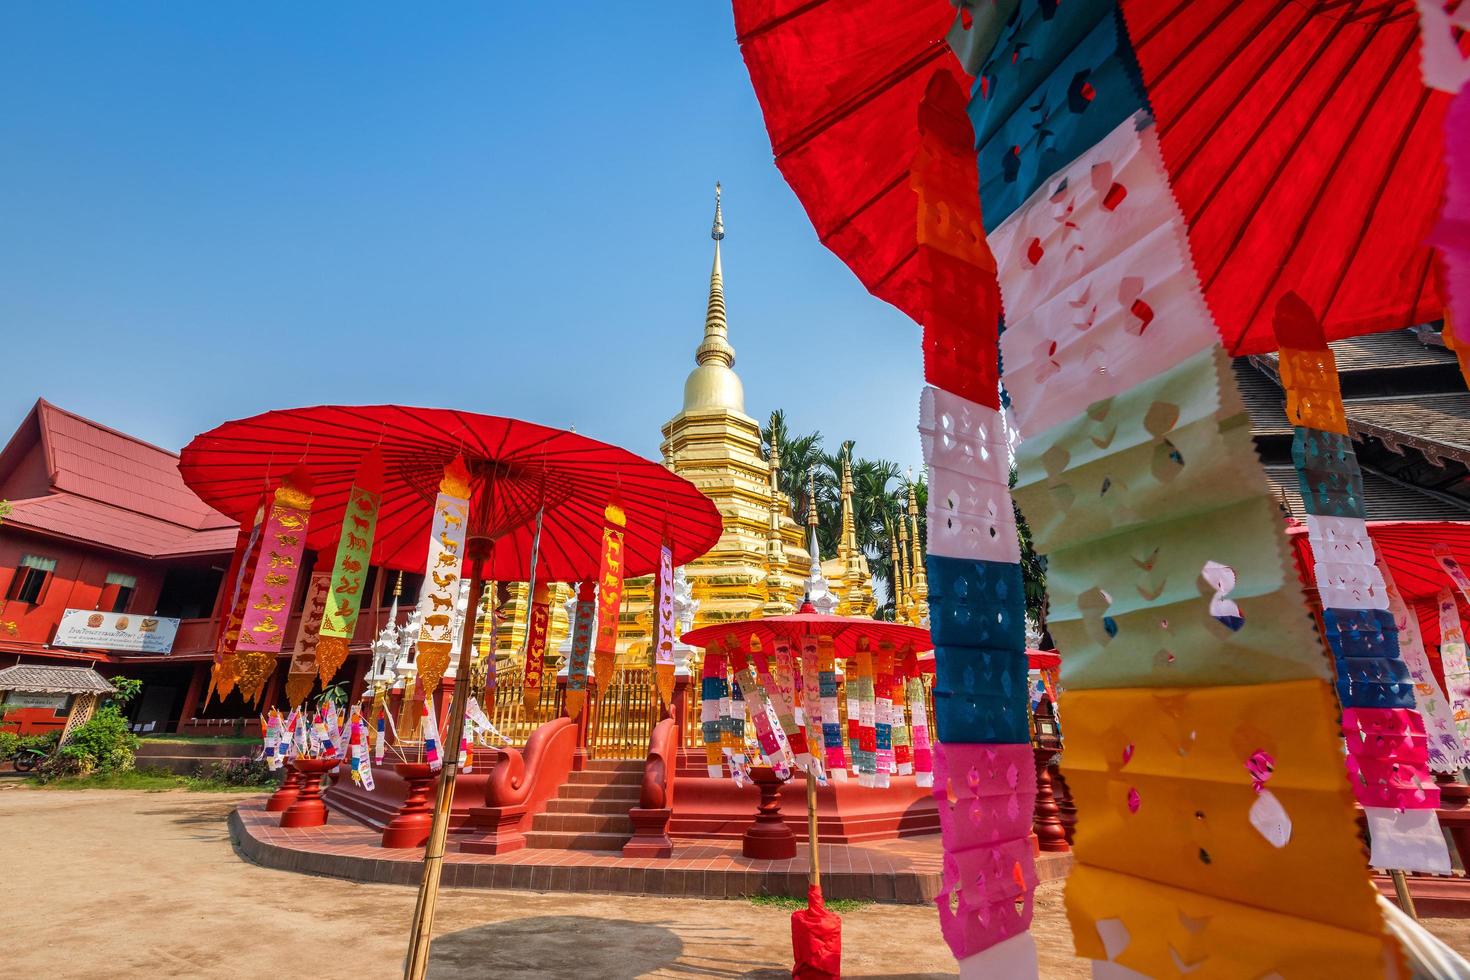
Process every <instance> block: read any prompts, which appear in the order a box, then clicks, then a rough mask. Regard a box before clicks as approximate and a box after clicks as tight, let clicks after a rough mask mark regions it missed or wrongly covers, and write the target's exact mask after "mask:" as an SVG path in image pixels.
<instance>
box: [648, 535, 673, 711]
mask: <svg viewBox="0 0 1470 980" xmlns="http://www.w3.org/2000/svg"><path fill="white" fill-rule="evenodd" d="M656 600H657V603H658V616H657V618H656V619H655V620H654V634H653V683H654V686H655V687H657V688H658V696H659V697H660V698H661V699H662V700H663V703H664V704H667V705H672V704H673V703H674V553H673V551H672V550H671V549H670V548H669V545H668V542H665V543H664V545H663V547H662V548H660V549H659V552H658V591H657V595H656Z"/></svg>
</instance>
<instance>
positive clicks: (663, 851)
mask: <svg viewBox="0 0 1470 980" xmlns="http://www.w3.org/2000/svg"><path fill="white" fill-rule="evenodd" d="M673 812H674V811H673V810H671V809H669V808H668V807H663V808H662V809H658V810H645V809H643V808H642V807H636V806H635V807H633V808H632V809H630V810H629V811H628V819H629V820H630V821H631V822H632V824H633V836H632V837H631V838H629V839H628V843H626V844H624V845H623V857H639V858H643V857H651V858H666V857H672V856H673V853H674V842H673V841H671V840H669V817H670V816H671V815H672V814H673Z"/></svg>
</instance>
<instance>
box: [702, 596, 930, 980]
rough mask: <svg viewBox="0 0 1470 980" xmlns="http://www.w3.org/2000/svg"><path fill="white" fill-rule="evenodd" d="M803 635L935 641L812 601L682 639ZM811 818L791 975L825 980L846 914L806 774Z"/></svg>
mask: <svg viewBox="0 0 1470 980" xmlns="http://www.w3.org/2000/svg"><path fill="white" fill-rule="evenodd" d="M804 636H830V637H831V638H832V645H833V648H834V650H833V652H834V653H835V655H836V656H839V657H850V656H852V655H853V654H854V653H855V652H856V651H857V642H858V640H860V639H866V640H868V641H869V642H871V643H883V642H885V641H886V642H890V643H892V644H893V645H894V646H895V647H899V648H902V647H904V646H907V647H909V648H910V649H912V650H914V651H915V652H918V651H921V650H930V649H933V647H934V641H933V639H931V638H930V636H929V631H928V630H926V629H919V628H918V627H915V626H905V625H903V624H901V623H885V622H883V621H882V620H878V619H867V618H864V617H862V616H828V615H823V614H822V613H819V612H817V611H816V610H815V609H814V608H813V607H812V605H811V603H803V604H802V607H801V609H800V610H798V611H797V612H795V613H793V614H791V615H788V616H767V617H764V618H762V619H743V620H738V621H735V622H729V623H715V624H713V625H711V626H703V627H700V628H699V629H697V630H692V631H690V632H688V633H685V634H684V635H683V636H682V637H680V640H681V641H682V642H684V643H687V644H688V645H689V646H694V647H709V646H712V645H714V644H717V643H724V642H727V641H729V640H734V641H735V642H736V643H741V644H748V643H749V642H750V640H751V638H752V637H754V638H756V639H758V640H760V641H761V644H762V646H765V645H767V644H768V643H770V642H771V641H773V640H776V639H783V640H788V641H793V642H796V641H799V640H800V639H801V638H802V637H804ZM806 822H807V860H808V863H809V865H810V870H809V871H808V872H807V907H806V908H804V909H800V910H798V911H796V912H793V913H792V914H791V947H792V952H793V954H794V956H795V960H796V965H795V966H794V967H793V968H792V971H791V975H792V976H793V977H796V978H801V980H827V978H836V977H840V976H842V917H841V916H840V915H838V914H837V913H836V912H832V911H829V910H828V909H827V907H826V905H825V904H824V903H823V901H822V874H821V868H820V867H819V865H818V861H817V783H816V780H814V779H813V778H812V777H811V774H810V773H808V774H807V776H806Z"/></svg>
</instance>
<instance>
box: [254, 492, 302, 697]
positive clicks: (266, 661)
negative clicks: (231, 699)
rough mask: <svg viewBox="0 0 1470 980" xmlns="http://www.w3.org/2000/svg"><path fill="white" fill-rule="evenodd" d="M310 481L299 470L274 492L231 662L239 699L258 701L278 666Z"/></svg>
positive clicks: (294, 579)
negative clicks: (232, 662) (238, 689)
mask: <svg viewBox="0 0 1470 980" xmlns="http://www.w3.org/2000/svg"><path fill="white" fill-rule="evenodd" d="M311 504H312V495H311V477H310V476H309V475H308V474H307V472H306V470H304V469H302V468H301V467H297V468H296V469H294V470H292V471H291V472H290V473H288V474H287V475H286V477H285V478H284V479H283V480H282V481H281V485H280V486H279V487H277V488H276V492H275V496H274V498H273V499H272V501H271V505H270V507H269V508H268V510H267V512H266V517H265V525H264V527H263V528H262V530H261V535H260V554H259V555H258V556H257V558H256V562H255V570H254V575H253V577H252V579H251V582H250V592H249V596H248V599H247V601H246V604H245V612H244V615H243V617H242V618H241V621H240V634H239V638H238V640H237V641H236V643H235V663H236V669H237V671H238V674H239V680H238V682H237V683H238V685H239V688H240V695H241V697H243V698H245V699H246V700H247V701H252V702H254V701H259V700H260V696H261V694H262V692H263V691H264V689H265V682H266V678H268V677H270V675H271V672H272V671H274V670H275V668H276V656H277V654H279V653H280V652H281V646H282V644H283V643H284V641H285V639H286V623H287V621H288V620H289V619H290V616H291V613H290V604H291V597H292V596H293V595H295V594H296V577H297V575H298V574H299V573H300V571H301V556H302V554H303V552H304V551H305V549H306V529H307V523H308V522H309V520H310V518H311Z"/></svg>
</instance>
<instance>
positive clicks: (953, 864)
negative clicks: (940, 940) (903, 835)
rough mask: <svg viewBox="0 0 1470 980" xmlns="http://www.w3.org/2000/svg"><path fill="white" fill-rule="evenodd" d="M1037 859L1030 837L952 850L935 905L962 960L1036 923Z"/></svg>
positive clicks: (942, 929)
mask: <svg viewBox="0 0 1470 980" xmlns="http://www.w3.org/2000/svg"><path fill="white" fill-rule="evenodd" d="M1035 891H1036V863H1035V860H1034V859H1033V857H1032V854H1031V842H1030V841H1029V840H1026V839H1024V838H1022V839H1016V840H1008V841H1004V842H1002V843H999V844H991V845H981V846H978V847H969V848H966V849H965V850H962V851H946V852H945V855H944V874H943V879H942V884H941V885H940V891H939V895H938V896H937V897H936V898H935V900H934V902H935V905H937V906H938V908H939V931H940V932H941V934H943V936H944V941H945V942H946V943H948V944H949V948H950V949H951V950H952V951H953V952H954V954H955V957H956V958H957V959H964V958H965V957H967V956H973V955H974V954H976V953H979V952H981V951H983V950H985V949H987V948H989V947H991V946H993V945H995V944H996V943H998V942H1000V941H1001V940H1004V939H1007V938H1009V937H1011V936H1014V935H1017V934H1018V933H1022V932H1025V931H1026V930H1027V929H1029V928H1031V913H1032V900H1033V898H1034V896H1035Z"/></svg>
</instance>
